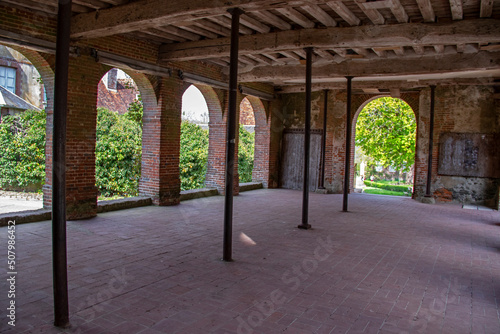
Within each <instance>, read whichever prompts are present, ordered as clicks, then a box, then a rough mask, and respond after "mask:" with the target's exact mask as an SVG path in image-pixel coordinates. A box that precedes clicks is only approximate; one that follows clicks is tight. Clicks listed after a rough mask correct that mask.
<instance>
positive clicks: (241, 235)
mask: <svg viewBox="0 0 500 334" xmlns="http://www.w3.org/2000/svg"><path fill="white" fill-rule="evenodd" d="M301 198H302V193H301V192H299V191H291V190H257V191H251V192H245V193H242V194H241V195H240V196H238V197H235V210H234V211H235V215H234V247H233V255H234V259H235V261H234V262H232V263H224V262H221V261H220V257H221V255H222V225H223V221H222V217H223V203H224V199H223V197H220V196H218V197H211V198H205V199H197V200H191V201H186V202H183V203H182V204H181V205H179V206H176V207H144V208H138V209H131V210H124V211H117V212H111V213H105V214H100V215H99V217H97V218H94V219H90V220H83V221H74V222H68V251H69V259H68V260H69V268H68V272H69V280H70V284H69V295H70V309H71V322H72V324H73V327H72V328H71V329H70V330H67V332H69V333H111V334H112V333H127V334H129V333H141V334H153V333H241V334H243V333H450V334H451V333H453V334H460V333H500V321H499V310H498V303H499V302H500V300H499V299H500V252H499V250H500V214H499V213H498V212H496V211H479V210H464V209H461V208H460V207H459V206H455V205H446V206H443V205H427V204H421V203H418V202H415V201H413V200H411V199H408V198H396V197H389V196H374V195H364V194H353V195H351V196H350V197H349V199H350V202H349V209H350V212H348V213H343V212H341V207H342V203H341V200H342V198H341V195H318V194H311V195H310V204H311V205H310V223H311V224H312V226H313V229H312V230H308V231H304V230H299V229H297V228H296V226H297V224H299V223H300V217H301ZM0 230H1V235H2V239H1V241H2V242H1V247H2V248H3V249H2V250H0V253H1V254H4V255H3V256H4V257H6V228H1V229H0ZM50 234H51V227H50V222H42V223H34V224H26V225H19V226H17V244H16V251H17V260H18V275H17V282H16V284H17V285H16V293H17V294H16V303H17V304H16V305H17V306H18V307H17V319H16V327H15V330H10V331H9V327H8V326H7V318H6V316H5V314H6V305H7V304H6V303H7V292H6V291H7V284H6V279H2V280H1V283H0V302H1V305H0V306H1V310H2V311H0V312H1V313H2V317H1V323H0V326H1V327H0V332H7V333H11V332H15V333H58V332H61V330H58V329H55V328H54V327H53V326H52V325H51V322H52V318H53V313H52V286H51V280H52V276H51V264H50V263H51V239H50ZM0 263H2V265H1V267H3V268H5V269H0V270H1V271H2V275H3V276H2V277H5V276H4V273H5V271H6V261H3V260H2V261H1V262H0Z"/></svg>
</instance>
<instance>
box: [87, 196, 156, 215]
mask: <svg viewBox="0 0 500 334" xmlns="http://www.w3.org/2000/svg"><path fill="white" fill-rule="evenodd" d="M151 204H153V202H152V201H151V198H150V197H142V196H137V197H128V198H120V199H113V200H109V201H98V202H97V213H103V212H109V211H116V210H123V209H132V208H137V207H140V206H148V205H151Z"/></svg>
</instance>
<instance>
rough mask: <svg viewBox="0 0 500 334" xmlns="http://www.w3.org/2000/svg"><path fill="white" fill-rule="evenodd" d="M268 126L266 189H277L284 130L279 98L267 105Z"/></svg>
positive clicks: (283, 114)
mask: <svg viewBox="0 0 500 334" xmlns="http://www.w3.org/2000/svg"><path fill="white" fill-rule="evenodd" d="M268 108H269V114H270V115H269V117H268V124H269V126H270V134H269V175H268V183H267V187H268V188H278V187H279V186H280V179H279V177H280V159H281V156H280V155H281V140H282V138H283V129H284V128H285V120H286V116H285V112H284V110H283V105H282V101H281V97H279V98H278V99H275V100H273V101H271V102H270V103H269V107H268Z"/></svg>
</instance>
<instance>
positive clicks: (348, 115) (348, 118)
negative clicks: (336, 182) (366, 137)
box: [342, 76, 352, 212]
mask: <svg viewBox="0 0 500 334" xmlns="http://www.w3.org/2000/svg"><path fill="white" fill-rule="evenodd" d="M346 79H347V108H346V109H347V111H346V125H345V167H344V201H343V204H342V211H344V212H347V204H348V196H349V176H350V174H351V99H352V77H349V76H348V77H346Z"/></svg>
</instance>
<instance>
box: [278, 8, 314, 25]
mask: <svg viewBox="0 0 500 334" xmlns="http://www.w3.org/2000/svg"><path fill="white" fill-rule="evenodd" d="M276 11H277V12H279V13H280V14H281V15H283V16H285V17H287V18H288V19H289V20H291V21H293V22H295V23H297V24H299V25H301V26H302V27H304V28H306V29H307V28H309V29H310V28H314V22H313V21H311V20H309V19H308V18H307V17H305V16H304V15H302V14H301V13H300V12H299V11H297V10H296V9H293V8H278V9H276Z"/></svg>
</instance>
